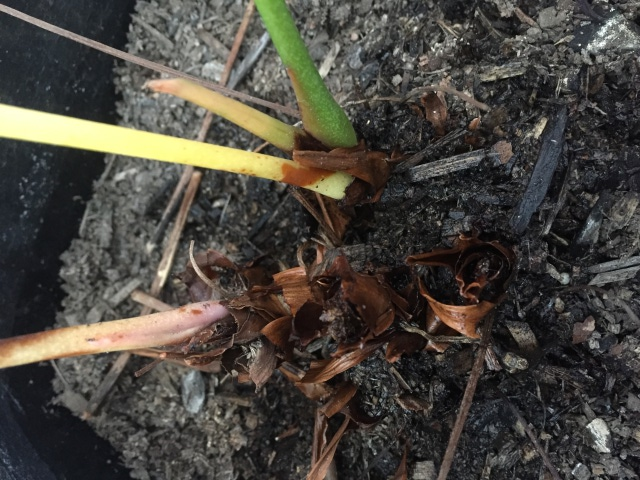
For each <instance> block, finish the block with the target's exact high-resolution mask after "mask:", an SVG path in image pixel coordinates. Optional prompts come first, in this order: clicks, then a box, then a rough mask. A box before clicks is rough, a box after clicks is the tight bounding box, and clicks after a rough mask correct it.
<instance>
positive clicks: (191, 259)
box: [189, 240, 216, 290]
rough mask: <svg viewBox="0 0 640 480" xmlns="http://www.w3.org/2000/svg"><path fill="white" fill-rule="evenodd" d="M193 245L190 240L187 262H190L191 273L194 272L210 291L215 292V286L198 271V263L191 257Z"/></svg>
mask: <svg viewBox="0 0 640 480" xmlns="http://www.w3.org/2000/svg"><path fill="white" fill-rule="evenodd" d="M194 244H195V242H194V241H193V240H191V242H190V243H189V261H190V262H191V266H192V267H193V271H194V272H196V275H198V277H199V278H200V280H202V281H203V282H204V283H205V284H206V285H208V286H209V287H210V288H211V289H212V290H215V288H216V285H215V284H214V283H213V282H212V281H211V279H210V278H209V277H207V276H206V275H205V274H204V272H203V271H202V270H200V267H199V266H198V262H196V259H195V258H194V256H193V245H194Z"/></svg>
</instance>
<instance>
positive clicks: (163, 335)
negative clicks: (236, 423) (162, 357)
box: [0, 302, 229, 368]
mask: <svg viewBox="0 0 640 480" xmlns="http://www.w3.org/2000/svg"><path fill="white" fill-rule="evenodd" d="M228 315H229V312H228V310H227V309H226V308H225V307H224V306H223V305H221V304H219V303H216V302H200V303H193V304H190V305H186V306H184V307H180V308H178V309H176V310H170V311H167V312H160V313H154V314H152V315H145V316H142V317H135V318H128V319H124V320H114V321H112V322H104V323H94V324H91V325H79V326H75V327H67V328H60V329H56V330H49V331H46V332H39V333H32V334H28V335H21V336H19V337H13V338H6V339H0V368H7V367H14V366H18V365H25V364H27V363H34V362H40V361H43V360H51V359H54V358H63V357H73V356H78V355H90V354H95V353H103V352H116V351H122V350H133V349H141V348H151V347H159V346H163V345H172V344H176V343H180V342H183V341H185V340H187V339H189V338H190V337H192V336H193V335H195V334H196V333H198V332H199V331H201V330H202V329H204V328H206V327H208V326H210V325H212V324H214V323H216V322H218V321H220V320H222V319H223V318H225V317H227V316H228Z"/></svg>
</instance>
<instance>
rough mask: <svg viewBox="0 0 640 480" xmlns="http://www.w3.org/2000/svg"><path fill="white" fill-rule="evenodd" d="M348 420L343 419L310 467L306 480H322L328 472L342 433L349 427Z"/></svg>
mask: <svg viewBox="0 0 640 480" xmlns="http://www.w3.org/2000/svg"><path fill="white" fill-rule="evenodd" d="M349 422H350V420H349V418H348V417H347V418H345V419H344V422H342V425H340V428H339V429H338V431H337V432H336V433H335V434H334V435H333V438H332V439H331V441H330V442H329V444H328V445H327V447H326V448H325V449H324V450H323V451H322V453H321V454H320V457H319V458H318V461H317V462H316V463H315V464H314V465H312V466H311V471H310V472H309V474H308V475H307V480H324V479H325V477H326V475H327V471H328V470H329V466H330V465H331V461H332V460H333V457H334V456H335V454H336V449H337V448H338V442H339V441H340V439H341V438H342V436H343V435H344V432H345V431H346V430H347V427H348V426H349Z"/></svg>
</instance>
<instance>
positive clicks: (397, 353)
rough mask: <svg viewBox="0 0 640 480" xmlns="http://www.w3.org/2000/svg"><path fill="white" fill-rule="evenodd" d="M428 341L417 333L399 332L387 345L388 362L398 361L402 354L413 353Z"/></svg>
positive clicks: (422, 347)
mask: <svg viewBox="0 0 640 480" xmlns="http://www.w3.org/2000/svg"><path fill="white" fill-rule="evenodd" d="M426 344H427V341H426V340H425V338H424V337H422V336H420V335H418V334H417V333H409V332H398V333H396V334H395V335H394V336H393V337H391V340H389V343H388V345H387V351H386V353H385V358H386V359H387V362H389V363H394V362H397V361H398V360H399V359H400V357H401V356H402V355H405V354H409V355H410V354H412V353H414V352H418V351H420V350H422V349H424V348H425V346H426Z"/></svg>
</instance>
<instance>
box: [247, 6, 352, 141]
mask: <svg viewBox="0 0 640 480" xmlns="http://www.w3.org/2000/svg"><path fill="white" fill-rule="evenodd" d="M255 2H256V7H257V8H258V12H259V13H260V16H261V17H262V21H263V22H264V24H265V27H266V28H267V31H268V32H269V35H270V36H271V40H272V41H273V44H274V46H275V47H276V50H277V51H278V55H279V56H280V58H281V59H282V63H284V66H285V67H286V68H287V73H288V74H289V77H290V78H291V83H292V84H293V89H294V91H295V94H296V98H297V100H298V106H299V107H300V113H301V114H302V123H303V125H304V129H305V130H306V131H307V132H308V133H309V134H310V135H311V136H313V137H314V138H316V139H317V140H319V141H320V142H321V143H322V144H324V145H325V146H326V147H329V148H339V147H344V148H349V147H355V146H356V145H357V143H358V139H357V137H356V132H355V130H354V129H353V126H352V125H351V122H350V121H349V118H347V115H346V114H345V113H344V110H342V108H341V107H340V105H338V103H337V102H336V101H335V100H334V98H333V96H332V95H331V92H329V90H328V89H327V87H326V85H325V84H324V82H323V81H322V78H321V77H320V74H319V73H318V70H317V69H316V66H315V64H314V63H313V60H312V59H311V56H310V55H309V51H308V50H307V47H306V46H305V44H304V42H303V41H302V38H301V37H300V33H299V32H298V29H297V28H296V24H295V22H294V20H293V17H292V16H291V13H290V12H289V9H288V8H287V5H286V3H285V2H284V0H255Z"/></svg>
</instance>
